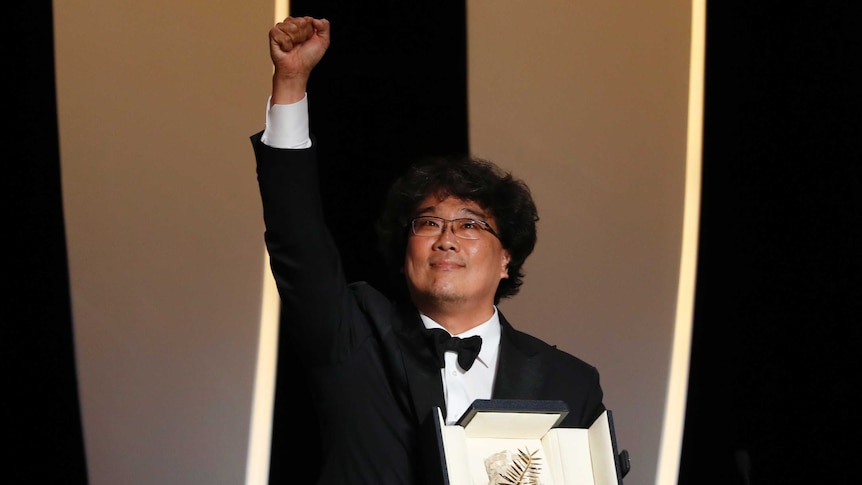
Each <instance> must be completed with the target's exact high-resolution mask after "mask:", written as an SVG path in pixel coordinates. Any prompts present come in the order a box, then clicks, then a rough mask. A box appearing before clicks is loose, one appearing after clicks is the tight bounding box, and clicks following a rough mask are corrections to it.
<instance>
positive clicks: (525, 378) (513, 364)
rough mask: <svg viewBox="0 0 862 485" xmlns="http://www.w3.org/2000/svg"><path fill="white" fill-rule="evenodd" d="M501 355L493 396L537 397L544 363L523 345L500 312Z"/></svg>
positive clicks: (518, 335)
mask: <svg viewBox="0 0 862 485" xmlns="http://www.w3.org/2000/svg"><path fill="white" fill-rule="evenodd" d="M500 327H501V329H500V330H501V331H500V357H499V362H498V363H497V376H496V378H495V380H494V391H493V396H492V397H493V398H494V399H537V396H538V390H539V389H540V387H541V384H542V382H543V381H544V379H546V378H547V375H546V374H545V366H544V365H543V364H542V362H541V359H539V358H537V357H536V352H535V351H534V350H531V349H530V348H529V345H525V344H526V342H524V341H523V339H521V338H520V333H519V332H518V331H516V330H515V329H514V328H512V325H510V324H509V322H508V321H507V320H506V318H505V317H503V314H502V313H500Z"/></svg>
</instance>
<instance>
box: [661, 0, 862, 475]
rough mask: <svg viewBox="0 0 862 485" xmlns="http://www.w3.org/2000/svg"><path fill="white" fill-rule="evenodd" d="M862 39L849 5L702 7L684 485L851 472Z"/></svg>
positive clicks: (860, 243)
mask: <svg viewBox="0 0 862 485" xmlns="http://www.w3.org/2000/svg"><path fill="white" fill-rule="evenodd" d="M851 26H852V27H853V28H852V29H851ZM860 32H862V30H860V29H859V28H858V16H857V15H854V14H853V13H852V12H851V10H850V3H847V2H837V3H836V2H831V3H820V4H817V5H816V6H815V5H812V4H810V3H800V4H793V3H788V2H778V1H768V2H726V1H716V2H709V3H708V5H707V43H706V50H707V53H706V54H707V55H706V98H705V124H704V131H705V134H704V153H703V192H702V213H701V232H700V248H699V262H698V275H697V295H696V301H695V315H694V334H693V346H692V355H691V373H690V382H689V393H688V403H687V412H686V419H685V431H684V439H683V450H682V456H681V467H680V474H679V482H678V483H679V484H681V485H689V484H692V485H695V484H696V485H710V484H721V485H732V484H745V485H751V484H756V485H760V484H773V483H782V484H797V483H799V484H803V483H805V484H808V483H850V482H851V481H854V480H855V477H856V476H857V475H858V472H857V471H856V470H855V468H854V466H853V465H852V464H853V463H855V461H856V457H855V456H851V454H850V453H851V452H850V450H851V448H853V446H852V445H851V443H852V442H853V439H854V438H853V434H852V432H851V430H852V429H857V428H858V427H859V417H858V415H859V413H858V412H857V411H856V409H855V407H856V406H855V404H856V399H853V400H851V393H854V392H855V390H854V388H856V387H858V385H857V384H854V383H853V382H855V381H857V380H858V379H857V378H856V373H857V371H856V369H855V368H856V367H857V366H858V360H857V359H855V358H853V357H852V356H853V355H855V354H856V351H857V350H858V348H859V346H860V339H859V335H860V332H859V329H858V328H857V327H858V326H859V323H860V315H862V311H860V310H862V308H860V300H862V283H860V274H862V256H860V255H862V252H860V251H862V250H860V248H862V238H860V232H862V224H860V221H862V216H860V214H862V212H860V195H859V194H860V193H862V191H860V188H862V184H860V177H859V168H858V166H859V164H860V162H862V150H860V143H862V123H860V120H862V103H860V94H859V93H860V86H862V79H860V77H859V73H860V69H859V68H860V62H862V55H860V52H859V50H858V40H859V37H860Z"/></svg>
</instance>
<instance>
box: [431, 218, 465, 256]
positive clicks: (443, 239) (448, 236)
mask: <svg viewBox="0 0 862 485" xmlns="http://www.w3.org/2000/svg"><path fill="white" fill-rule="evenodd" d="M435 247H436V248H437V249H440V250H442V251H447V250H450V249H451V250H457V249H458V247H459V246H458V238H457V237H456V236H455V229H454V228H453V226H452V223H451V222H447V223H446V225H444V226H443V230H442V231H440V235H439V236H437V241H435Z"/></svg>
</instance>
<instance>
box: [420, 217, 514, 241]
mask: <svg viewBox="0 0 862 485" xmlns="http://www.w3.org/2000/svg"><path fill="white" fill-rule="evenodd" d="M448 223H452V233H453V234H455V237H459V238H461V239H479V238H480V237H481V235H482V232H490V233H491V235H493V236H494V237H496V238H497V239H500V236H498V235H497V233H496V232H495V231H494V229H493V228H492V227H491V225H490V224H488V223H487V222H485V221H480V220H478V219H466V218H462V219H443V218H442V217H435V216H422V217H417V218H416V219H413V220H412V221H410V225H411V227H412V228H413V234H415V235H417V236H423V237H439V236H440V234H442V233H443V231H445V230H446V224H448Z"/></svg>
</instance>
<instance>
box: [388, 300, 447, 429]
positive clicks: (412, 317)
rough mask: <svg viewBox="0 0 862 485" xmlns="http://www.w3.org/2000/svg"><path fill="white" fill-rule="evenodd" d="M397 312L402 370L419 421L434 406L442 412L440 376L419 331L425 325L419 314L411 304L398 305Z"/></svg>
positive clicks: (437, 366) (442, 401)
mask: <svg viewBox="0 0 862 485" xmlns="http://www.w3.org/2000/svg"><path fill="white" fill-rule="evenodd" d="M400 316H401V318H400V320H401V323H402V326H401V328H400V329H399V330H398V332H397V333H398V337H399V339H400V342H401V347H402V349H403V352H402V353H401V354H402V358H403V361H404V370H405V372H406V374H407V382H408V383H409V384H408V387H409V388H410V397H411V399H412V401H413V409H414V412H415V413H416V418H417V422H418V423H420V424H421V423H422V422H424V421H425V419H426V418H427V417H428V416H429V415H430V414H431V410H432V409H433V408H434V407H435V406H436V407H439V408H440V409H442V410H443V415H444V416H445V415H446V403H445V400H444V399H443V378H442V377H441V375H440V367H439V364H438V361H437V357H436V356H435V355H434V354H433V353H432V352H431V348H430V346H429V345H428V343H427V342H426V340H425V337H424V336H423V334H422V329H424V328H425V326H424V325H423V324H422V319H421V318H419V312H418V311H416V309H414V308H412V307H407V308H402V310H401V312H400Z"/></svg>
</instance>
